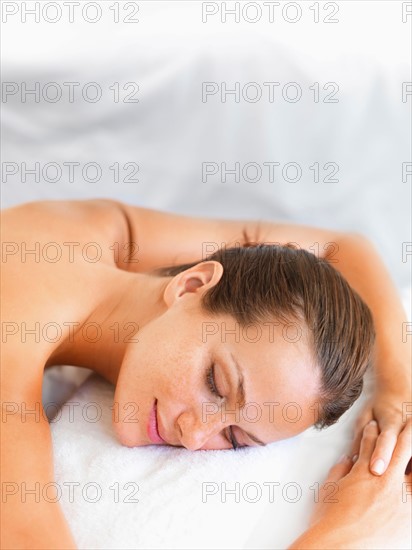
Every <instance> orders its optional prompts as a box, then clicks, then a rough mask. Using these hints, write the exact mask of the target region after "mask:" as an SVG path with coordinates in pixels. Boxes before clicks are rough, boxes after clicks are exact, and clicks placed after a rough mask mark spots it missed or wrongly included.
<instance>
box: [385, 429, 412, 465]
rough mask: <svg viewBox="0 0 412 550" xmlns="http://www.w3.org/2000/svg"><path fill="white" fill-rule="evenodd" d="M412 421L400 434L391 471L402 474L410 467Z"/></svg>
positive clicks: (391, 463)
mask: <svg viewBox="0 0 412 550" xmlns="http://www.w3.org/2000/svg"><path fill="white" fill-rule="evenodd" d="M411 448H412V419H409V420H408V422H407V423H406V424H405V426H404V427H403V430H402V431H401V433H400V434H399V437H398V441H397V442H396V446H395V449H394V451H393V455H392V460H391V462H390V464H389V466H388V470H389V469H391V470H393V471H395V472H399V473H401V474H404V473H405V469H406V467H407V466H408V462H409V460H410V458H411V455H412V450H411Z"/></svg>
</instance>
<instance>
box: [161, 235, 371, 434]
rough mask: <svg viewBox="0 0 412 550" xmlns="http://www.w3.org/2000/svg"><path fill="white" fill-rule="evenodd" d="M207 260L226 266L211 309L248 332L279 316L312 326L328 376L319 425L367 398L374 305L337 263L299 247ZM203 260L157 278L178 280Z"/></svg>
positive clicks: (242, 250) (244, 250) (267, 247)
mask: <svg viewBox="0 0 412 550" xmlns="http://www.w3.org/2000/svg"><path fill="white" fill-rule="evenodd" d="M206 259H207V260H214V261H217V262H219V263H221V264H222V266H223V269H224V271H223V275H222V277H221V279H220V281H219V282H218V283H217V284H216V285H215V286H214V287H212V288H211V289H209V290H208V291H207V292H206V293H205V294H204V296H203V298H202V307H203V308H204V310H205V311H206V312H208V313H210V314H212V315H213V314H215V315H219V314H223V315H230V316H232V317H233V318H234V319H235V320H236V321H237V322H238V323H239V324H240V325H241V326H243V327H244V326H246V325H249V324H258V323H264V322H267V321H269V320H273V319H276V320H278V321H281V322H285V323H290V322H291V321H294V322H298V323H299V322H300V323H304V325H305V326H306V328H307V329H309V334H310V336H311V338H310V340H311V347H312V353H313V357H314V359H315V362H316V364H317V365H318V367H319V369H320V373H321V376H320V381H321V383H320V395H319V402H318V418H317V420H316V423H315V427H316V428H318V429H322V428H325V427H327V426H330V425H332V424H334V423H335V422H336V421H337V420H338V419H339V418H340V417H341V415H342V414H343V413H344V412H345V411H347V410H348V409H349V408H350V407H351V406H352V405H353V403H354V402H355V401H356V399H357V398H358V397H359V396H360V394H361V392H362V388H363V376H364V374H365V372H366V370H367V369H368V367H369V366H370V365H371V363H372V358H373V347H374V343H375V337H376V335H375V329H374V324H373V318H372V314H371V311H370V309H369V308H368V306H367V305H366V303H365V302H364V301H363V300H362V299H361V297H360V296H359V294H358V293H357V292H355V291H354V290H353V289H352V288H351V287H350V285H349V284H348V282H347V281H346V280H345V279H344V277H343V276H342V275H341V274H340V273H339V272H338V271H337V270H336V269H335V268H334V267H333V266H332V265H331V264H330V263H328V262H327V261H326V260H324V259H321V258H317V257H316V256H315V255H314V254H311V253H310V252H307V251H306V250H301V249H298V248H297V247H296V246H295V245H294V244H291V243H288V244H286V245H274V244H250V245H248V244H247V245H245V246H242V247H239V246H237V247H233V248H221V249H219V250H217V251H216V252H215V253H213V254H211V255H209V256H208V257H207V258H206ZM201 261H205V259H204V260H199V261H197V262H193V263H190V264H181V265H176V266H170V267H164V268H160V269H157V270H156V271H155V272H154V274H156V275H158V276H174V275H177V274H178V273H181V272H182V271H184V270H186V269H188V268H190V267H192V266H195V265H196V264H198V263H200V262H201ZM297 383H298V381H297Z"/></svg>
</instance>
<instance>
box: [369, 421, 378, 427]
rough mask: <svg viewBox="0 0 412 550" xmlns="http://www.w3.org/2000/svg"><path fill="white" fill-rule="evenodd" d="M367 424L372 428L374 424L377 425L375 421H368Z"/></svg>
mask: <svg viewBox="0 0 412 550" xmlns="http://www.w3.org/2000/svg"><path fill="white" fill-rule="evenodd" d="M368 424H371V425H372V426H374V425H375V424H377V422H376V420H370V421H369V422H368Z"/></svg>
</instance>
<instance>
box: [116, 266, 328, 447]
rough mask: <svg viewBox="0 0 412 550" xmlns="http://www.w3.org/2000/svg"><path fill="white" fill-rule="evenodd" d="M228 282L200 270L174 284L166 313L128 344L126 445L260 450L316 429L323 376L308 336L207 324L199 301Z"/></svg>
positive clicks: (213, 269)
mask: <svg viewBox="0 0 412 550" xmlns="http://www.w3.org/2000/svg"><path fill="white" fill-rule="evenodd" d="M209 264H212V265H209ZM221 275H222V266H221V265H220V264H219V263H218V262H203V263H202V264H199V265H198V266H195V267H194V268H191V269H190V270H187V271H185V272H183V273H181V274H179V275H177V276H176V277H174V278H173V279H172V280H171V281H170V283H169V284H168V286H167V288H166V290H165V293H164V302H165V310H164V312H163V313H162V314H161V315H158V316H157V317H155V319H154V320H152V321H151V322H149V323H147V324H146V325H145V326H144V327H142V328H141V329H140V331H139V333H138V340H139V341H138V342H137V343H131V344H129V347H128V348H127V350H126V354H125V357H124V360H123V363H122V366H121V369H120V374H119V378H118V381H117V386H116V392H115V406H114V410H113V422H114V427H115V431H116V433H117V436H118V438H119V441H120V442H121V443H122V444H123V445H127V446H129V447H134V446H141V445H152V444H163V445H165V444H169V445H175V446H183V447H186V448H187V449H189V450H198V449H230V448H232V447H233V446H234V445H236V443H235V441H236V442H237V444H238V445H239V446H254V445H259V444H262V443H263V444H267V443H271V442H274V441H278V440H280V439H285V438H288V437H292V436H294V435H297V434H298V433H300V432H302V431H304V430H305V429H307V428H308V427H309V426H311V425H313V424H314V422H315V421H316V420H317V415H318V412H317V405H316V404H317V400H318V394H319V374H318V371H317V369H316V367H315V365H314V364H313V359H312V357H311V351H310V348H309V346H308V343H307V342H306V335H305V332H304V330H303V327H297V325H295V326H289V327H285V326H284V325H281V324H275V323H269V322H268V323H264V324H261V325H251V326H249V327H248V328H247V329H242V327H241V326H240V325H239V323H237V322H236V321H235V320H234V319H232V318H231V317H229V316H219V317H216V316H215V317H212V316H211V315H207V314H206V313H205V312H204V311H203V310H202V309H201V306H200V300H201V296H202V294H203V293H204V292H206V291H207V290H208V289H209V288H210V287H211V286H213V285H214V284H216V282H217V281H218V280H219V279H220V277H221ZM297 329H298V330H297ZM299 329H301V331H300V333H299ZM241 382H242V384H241ZM240 386H243V392H244V395H242V392H241V391H240ZM159 435H160V436H161V439H159V437H158V436H159ZM259 441H260V443H258V442H259Z"/></svg>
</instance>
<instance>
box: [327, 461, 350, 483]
mask: <svg viewBox="0 0 412 550" xmlns="http://www.w3.org/2000/svg"><path fill="white" fill-rule="evenodd" d="M352 466H353V462H352V459H351V457H350V456H348V455H342V456H341V458H340V459H339V462H337V463H336V464H334V465H333V466H332V468H331V469H330V470H329V473H328V477H327V479H326V481H325V482H324V483H333V482H335V481H339V480H340V479H342V477H344V476H346V474H348V473H349V472H350V471H351V468H352Z"/></svg>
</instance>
